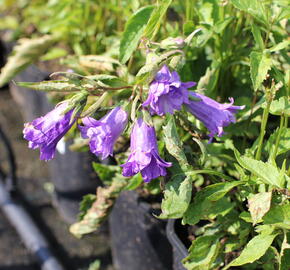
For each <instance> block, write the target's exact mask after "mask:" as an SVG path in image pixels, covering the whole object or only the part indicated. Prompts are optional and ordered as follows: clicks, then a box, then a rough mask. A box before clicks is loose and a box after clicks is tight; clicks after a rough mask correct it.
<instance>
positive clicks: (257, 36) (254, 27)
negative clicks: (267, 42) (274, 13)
mask: <svg viewBox="0 0 290 270" xmlns="http://www.w3.org/2000/svg"><path fill="white" fill-rule="evenodd" d="M252 33H253V36H254V39H255V42H256V44H258V47H259V49H260V50H261V51H263V50H264V42H263V39H262V34H261V31H260V28H259V27H258V26H257V25H256V24H255V23H253V24H252Z"/></svg>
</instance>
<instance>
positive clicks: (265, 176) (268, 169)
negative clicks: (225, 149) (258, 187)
mask: <svg viewBox="0 0 290 270" xmlns="http://www.w3.org/2000/svg"><path fill="white" fill-rule="evenodd" d="M235 155H236V158H237V160H238V162H239V164H240V165H241V166H242V167H243V168H245V169H247V170H249V171H250V172H252V173H253V174H254V175H256V176H258V177H259V178H260V180H261V181H262V182H263V183H265V184H268V185H271V186H276V187H279V188H283V185H284V182H285V180H286V179H287V175H286V174H284V176H282V178H281V177H280V172H279V170H278V168H276V167H275V166H273V165H272V164H270V163H265V162H263V161H260V160H255V159H252V158H249V157H246V156H240V155H239V153H238V152H237V151H235Z"/></svg>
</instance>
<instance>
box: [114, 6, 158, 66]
mask: <svg viewBox="0 0 290 270" xmlns="http://www.w3.org/2000/svg"><path fill="white" fill-rule="evenodd" d="M153 9H154V6H147V7H143V8H141V9H139V10H138V11H137V12H136V13H134V14H133V15H132V16H131V17H130V19H129V20H128V22H127V23H126V25H125V31H124V33H123V35H122V39H121V43H120V53H119V60H120V62H121V63H123V64H125V63H126V62H127V61H128V60H129V58H130V57H131V55H132V54H133V52H134V51H135V50H136V48H137V46H138V43H139V40H140V38H141V37H142V35H143V31H144V29H145V27H146V25H147V23H148V20H149V18H150V15H151V13H152V11H153Z"/></svg>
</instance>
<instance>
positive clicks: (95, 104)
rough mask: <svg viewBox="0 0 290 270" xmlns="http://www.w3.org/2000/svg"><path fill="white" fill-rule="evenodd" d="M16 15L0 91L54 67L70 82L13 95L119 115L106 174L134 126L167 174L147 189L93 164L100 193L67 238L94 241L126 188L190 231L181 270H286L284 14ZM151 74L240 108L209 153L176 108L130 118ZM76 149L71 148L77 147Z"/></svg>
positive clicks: (132, 11)
mask: <svg viewBox="0 0 290 270" xmlns="http://www.w3.org/2000/svg"><path fill="white" fill-rule="evenodd" d="M15 5H16V7H14V8H12V9H11V8H10V7H9V11H6V12H7V13H9V14H8V15H9V17H8V18H7V19H5V20H4V19H1V21H4V25H5V27H10V28H11V29H14V32H13V36H14V37H16V38H18V37H29V38H30V40H28V41H26V42H24V43H23V44H21V45H19V46H17V47H15V54H14V56H11V57H10V58H9V61H8V64H7V65H6V66H5V67H4V68H3V69H2V72H1V75H0V82H1V83H2V84H4V83H5V82H8V81H9V80H11V79H12V78H13V76H15V74H17V72H19V71H21V70H22V69H23V68H25V67H26V66H27V65H28V64H30V63H32V62H35V61H36V60H37V59H41V60H44V61H47V60H51V59H53V61H55V62H57V59H58V57H61V58H62V59H61V61H60V63H61V65H62V67H63V69H62V70H66V69H67V68H70V69H73V70H74V72H60V73H55V74H53V77H54V76H56V77H57V78H53V80H50V81H44V82H37V83H33V82H25V83H19V85H21V86H24V87H29V88H31V89H34V90H41V91H47V92H56V93H53V94H54V95H58V96H63V95H68V97H67V98H66V99H68V100H69V101H70V104H71V106H72V107H76V109H75V111H76V112H75V115H76V113H78V114H80V118H82V117H85V116H89V115H90V116H96V118H97V119H99V118H100V117H102V116H103V115H104V113H105V112H106V111H108V109H109V108H112V107H114V106H115V105H120V106H123V107H124V108H125V109H126V110H127V111H128V115H129V116H130V117H129V118H130V119H129V126H128V128H127V129H126V131H125V132H124V134H123V136H122V138H119V140H118V142H117V144H116V145H117V148H118V149H117V150H116V153H117V154H116V155H115V158H116V161H117V162H118V164H119V165H120V164H123V163H124V162H125V161H126V159H127V157H128V155H129V149H128V146H129V134H130V131H131V125H132V124H133V122H134V121H135V120H136V118H137V117H139V116H140V115H143V116H144V117H145V118H146V121H147V122H148V123H151V124H154V126H155V129H156V132H157V137H158V139H159V142H158V146H159V150H160V154H161V156H164V159H165V160H166V161H168V162H171V163H172V166H171V167H170V168H168V169H167V175H166V176H165V177H162V178H161V177H160V179H154V180H153V181H152V182H151V183H149V184H143V181H142V177H141V175H140V174H137V175H135V176H134V177H131V178H125V177H123V176H122V175H121V168H120V167H119V166H117V165H116V166H112V165H104V164H100V163H94V164H93V167H94V169H95V171H96V172H97V174H98V175H99V178H100V179H101V180H102V182H103V183H104V184H105V187H102V188H100V189H99V190H98V192H97V194H96V195H88V196H85V197H84V201H83V203H82V204H81V215H80V221H79V222H77V223H76V224H74V225H73V226H72V227H71V231H72V233H73V234H75V235H77V236H81V235H84V234H86V233H90V232H93V231H95V230H96V229H98V228H99V226H100V224H101V222H103V221H104V220H105V219H106V218H107V216H108V214H109V212H110V210H111V208H112V206H113V204H114V201H115V199H116V198H117V197H118V195H119V193H120V192H121V191H123V190H134V189H138V192H139V194H141V195H140V196H142V195H144V194H145V196H147V195H148V194H151V195H152V194H154V195H158V196H157V197H158V198H159V196H162V201H161V203H160V201H158V203H157V204H156V202H154V203H155V205H154V207H159V208H160V209H159V210H161V214H160V216H159V218H163V219H167V218H180V219H181V220H182V223H183V224H186V225H187V226H189V230H190V231H191V233H192V235H191V238H190V239H194V240H192V244H191V247H190V249H189V255H188V256H187V257H186V258H185V259H184V261H183V263H184V266H185V267H186V268H187V269H189V270H195V269H200V270H203V269H209V270H211V269H222V268H223V269H229V268H235V267H240V268H241V269H245V270H248V269H260V268H261V267H262V268H263V269H264V270H274V269H279V270H282V269H285V270H286V269H288V267H289V254H290V253H289V244H288V242H289V229H290V217H289V213H290V209H289V188H290V179H289V176H290V175H289V173H290V171H289V149H290V145H289V142H290V140H289V138H290V133H289V132H290V129H289V127H288V126H289V119H288V118H289V114H290V110H289V94H290V93H289V63H290V59H289V54H287V49H288V47H289V37H288V32H287V29H288V28H287V27H288V22H287V20H288V19H289V17H290V12H289V7H288V5H289V4H288V1H284V0H282V1H259V0H231V1H219V0H197V1H187V0H186V1H171V0H160V1H159V0H158V1H149V0H148V1H146V0H138V1H123V0H121V1H99V0H98V1H91V0H88V1H83V0H64V1H54V0H50V1H42V0H41V1H31V3H30V4H29V5H27V6H20V4H19V3H15ZM7 10H8V8H7ZM20 11H21V12H20ZM20 22H21V23H20ZM31 25H32V26H33V27H34V30H33V37H32V36H31V35H30V34H29V27H28V26H31ZM54 37H57V38H54ZM176 38H178V40H179V43H178V42H176ZM55 62H54V63H55ZM164 64H167V65H168V66H169V67H170V68H171V69H172V70H177V71H178V73H179V75H180V77H181V80H182V81H183V82H185V81H195V82H197V87H196V90H194V91H197V92H199V93H202V94H206V95H207V96H210V97H211V98H213V99H215V100H217V101H218V102H221V103H224V102H227V100H228V97H233V98H234V99H235V105H245V109H244V110H241V111H239V112H238V114H237V115H236V118H237V119H236V123H231V124H230V125H229V126H228V127H226V128H225V133H224V134H223V136H222V137H221V138H219V137H216V138H215V139H214V140H213V142H212V143H210V144H209V143H208V137H207V134H208V131H207V129H206V128H205V127H204V125H203V124H202V123H201V121H199V120H198V119H196V118H194V117H193V116H192V115H190V114H189V113H188V112H187V111H186V110H185V109H182V110H181V111H179V112H176V113H175V114H174V115H173V116H172V115H166V116H165V117H156V116H152V117H151V116H150V115H149V113H148V112H147V111H146V112H145V111H144V110H143V109H142V105H141V104H142V103H143V102H144V100H145V99H146V98H147V96H148V88H149V84H150V83H151V82H152V80H153V79H154V77H155V75H156V72H157V71H158V70H159V69H160V68H161V67H162V66H163V65H164ZM211 117H212V118H213V119H214V118H215V117H216V115H211ZM78 121H81V120H78ZM78 139H80V138H78ZM80 140H81V139H80ZM87 143H88V142H87V140H81V145H82V146H84V145H87ZM127 149H128V150H127ZM237 149H238V150H237ZM240 153H241V154H240ZM156 205H157V206H156ZM287 236H288V239H287ZM157 241H158V239H157ZM96 265H97V266H98V263H97V264H96Z"/></svg>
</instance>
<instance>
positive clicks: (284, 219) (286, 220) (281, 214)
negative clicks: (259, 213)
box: [263, 204, 290, 230]
mask: <svg viewBox="0 0 290 270" xmlns="http://www.w3.org/2000/svg"><path fill="white" fill-rule="evenodd" d="M263 221H264V224H268V225H274V226H276V227H278V228H284V229H288V230H290V204H284V205H277V206H275V207H273V208H272V209H271V210H270V211H269V212H268V213H267V214H266V215H265V216H264V218H263Z"/></svg>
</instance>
